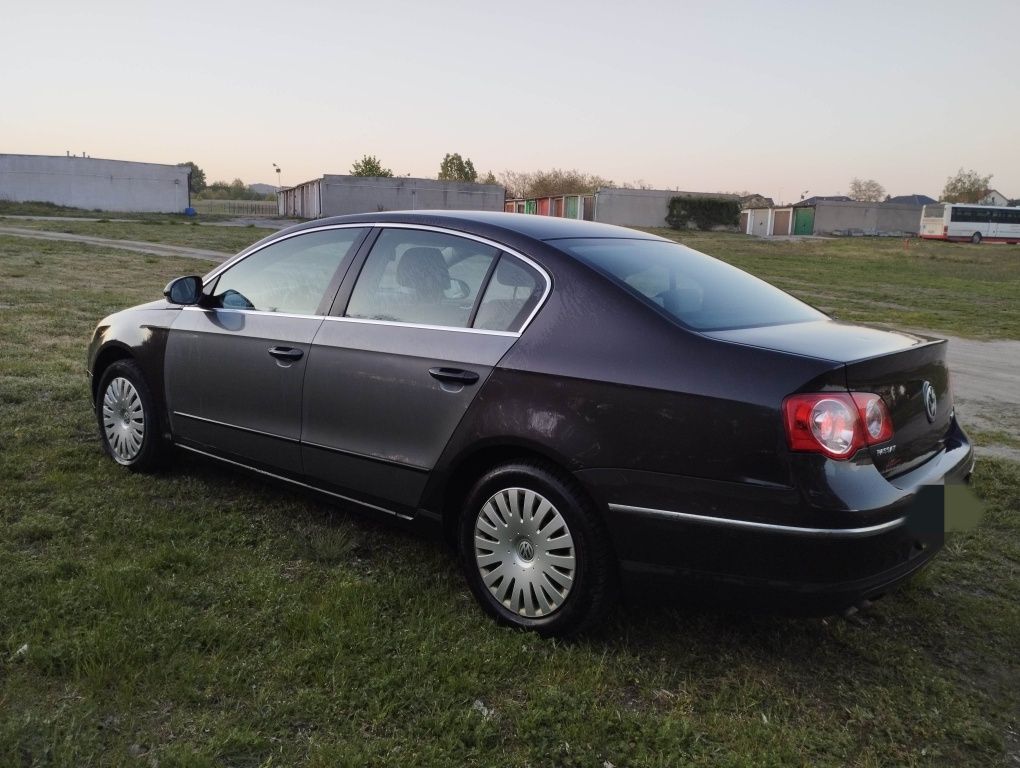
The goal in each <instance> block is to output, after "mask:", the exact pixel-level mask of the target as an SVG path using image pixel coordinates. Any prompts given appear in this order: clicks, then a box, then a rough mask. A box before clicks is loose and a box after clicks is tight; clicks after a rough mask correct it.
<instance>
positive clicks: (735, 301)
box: [549, 239, 826, 331]
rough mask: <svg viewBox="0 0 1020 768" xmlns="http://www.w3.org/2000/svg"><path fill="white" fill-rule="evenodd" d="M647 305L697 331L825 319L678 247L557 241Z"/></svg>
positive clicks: (737, 272) (799, 303) (746, 277)
mask: <svg viewBox="0 0 1020 768" xmlns="http://www.w3.org/2000/svg"><path fill="white" fill-rule="evenodd" d="M549 244H550V245H554V246H556V247H557V248H560V249H562V250H564V251H566V252H567V253H569V254H571V255H572V256H575V257H577V258H578V259H580V260H581V261H583V262H585V263H586V264H589V265H590V266H592V267H594V268H595V269H596V270H598V271H599V272H601V273H602V274H604V275H606V276H607V277H608V278H609V279H611V280H612V281H613V282H615V283H617V284H619V285H621V286H623V287H624V288H626V289H627V290H628V291H630V292H631V293H633V294H635V295H636V296H638V297H640V298H641V299H642V300H643V301H645V302H647V303H650V304H653V305H655V306H656V307H658V308H660V309H662V310H664V311H665V312H667V313H668V314H670V315H672V316H673V317H674V318H676V319H677V320H678V321H680V323H682V324H683V325H685V326H687V327H689V328H692V329H694V330H698V331H720V330H725V329H727V328H750V327H754V326H764V325H780V324H783V323H802V322H807V321H810V320H821V319H825V317H826V316H825V315H824V314H822V313H821V312H819V311H818V310H816V309H813V308H812V307H810V306H808V305H807V304H805V303H804V302H802V301H799V300H798V299H795V298H794V297H793V296H790V295H789V294H788V293H784V292H783V291H781V290H779V289H778V288H776V287H775V286H773V285H770V284H769V283H766V282H765V281H764V280H759V279H758V278H757V277H754V276H753V275H750V274H748V273H747V272H744V271H743V270H740V269H737V268H736V267H733V266H731V265H729V264H726V263H725V262H722V261H719V260H718V259H713V258H712V257H711V256H706V255H705V254H703V253H699V252H698V251H694V250H691V249H690V248H687V247H685V246H682V245H678V244H677V243H669V242H665V241H661V240H617V239H577V240H553V241H549Z"/></svg>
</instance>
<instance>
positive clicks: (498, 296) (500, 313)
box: [473, 254, 542, 332]
mask: <svg viewBox="0 0 1020 768" xmlns="http://www.w3.org/2000/svg"><path fill="white" fill-rule="evenodd" d="M541 286H542V278H541V276H540V275H539V274H538V272H536V271H535V270H534V269H532V268H531V267H529V266H528V265H527V264H525V263H524V262H523V261H521V260H520V259H515V258H514V257H513V256H508V255H506V254H503V255H502V256H500V258H499V263H498V264H497V265H496V269H495V271H493V273H492V278H491V279H490V280H489V285H488V287H486V289H485V294H484V295H483V296H482V303H481V304H480V305H479V306H478V313H477V314H476V315H475V322H474V326H473V327H475V328H482V329H485V330H487V331H514V332H516V331H519V330H521V327H522V326H523V325H524V321H525V320H527V319H528V317H529V316H530V315H531V313H532V312H533V311H534V309H535V307H536V306H537V304H538V302H539V300H540V299H541V298H542V288H541Z"/></svg>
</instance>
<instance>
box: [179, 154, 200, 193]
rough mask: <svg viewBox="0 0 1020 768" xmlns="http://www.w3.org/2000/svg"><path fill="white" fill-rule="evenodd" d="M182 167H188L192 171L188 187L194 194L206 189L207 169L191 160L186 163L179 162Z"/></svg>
mask: <svg viewBox="0 0 1020 768" xmlns="http://www.w3.org/2000/svg"><path fill="white" fill-rule="evenodd" d="M177 165H178V166H180V167H181V168H184V167H187V168H188V170H189V171H190V172H191V177H190V178H189V180H188V188H189V189H190V190H191V192H192V194H197V193H199V192H201V191H202V190H203V189H205V171H203V170H202V169H201V168H199V167H198V166H197V165H195V164H194V163H193V162H191V161H190V160H189V161H188V162H186V163H177Z"/></svg>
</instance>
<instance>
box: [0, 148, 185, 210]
mask: <svg viewBox="0 0 1020 768" xmlns="http://www.w3.org/2000/svg"><path fill="white" fill-rule="evenodd" d="M188 199H189V198H188V168H182V167H180V166H177V165H162V164H158V163H135V162H130V161H126V160H103V159H99V158H92V157H73V156H70V155H67V156H60V155H57V156H48V155H0V200H10V201H13V202H19V203H24V202H43V203H53V204H55V205H66V206H70V207H72V208H85V209H87V210H101V211H136V212H151V213H183V212H184V209H185V208H187V207H188Z"/></svg>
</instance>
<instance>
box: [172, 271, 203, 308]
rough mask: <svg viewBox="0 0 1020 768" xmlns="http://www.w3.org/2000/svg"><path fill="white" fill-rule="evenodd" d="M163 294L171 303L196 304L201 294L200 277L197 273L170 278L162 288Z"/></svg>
mask: <svg viewBox="0 0 1020 768" xmlns="http://www.w3.org/2000/svg"><path fill="white" fill-rule="evenodd" d="M163 295H164V296H166V300H167V301H169V302H170V303H171V304H183V305H185V306H188V305H191V304H198V300H199V299H200V298H201V296H202V278H200V277H198V276H197V275H188V276H187V277H178V278H177V279H176V280H171V281H170V282H169V283H167V285H166V288H164V289H163Z"/></svg>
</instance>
